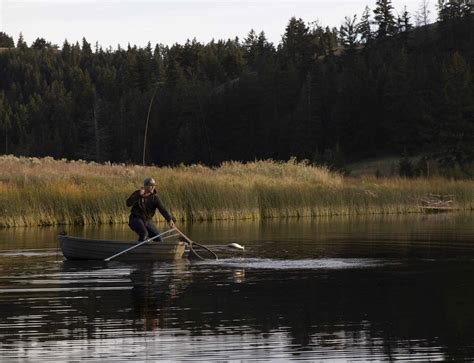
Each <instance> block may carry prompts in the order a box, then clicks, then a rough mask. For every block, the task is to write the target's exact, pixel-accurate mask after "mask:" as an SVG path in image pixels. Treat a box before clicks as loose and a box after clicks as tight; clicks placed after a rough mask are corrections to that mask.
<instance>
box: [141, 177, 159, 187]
mask: <svg viewBox="0 0 474 363" xmlns="http://www.w3.org/2000/svg"><path fill="white" fill-rule="evenodd" d="M143 185H145V186H146V185H156V183H155V179H153V178H146V179H145V180H144V181H143Z"/></svg>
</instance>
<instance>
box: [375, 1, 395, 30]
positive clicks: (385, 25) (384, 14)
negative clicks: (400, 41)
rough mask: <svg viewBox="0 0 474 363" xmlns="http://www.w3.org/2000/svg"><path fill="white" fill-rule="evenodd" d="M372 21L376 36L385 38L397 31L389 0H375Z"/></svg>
mask: <svg viewBox="0 0 474 363" xmlns="http://www.w3.org/2000/svg"><path fill="white" fill-rule="evenodd" d="M374 14H375V17H374V23H375V24H376V25H377V27H378V28H377V38H385V37H387V36H392V35H394V34H396V33H397V25H396V22H395V16H394V15H393V6H392V1H391V0H377V2H376V3H375V9H374Z"/></svg>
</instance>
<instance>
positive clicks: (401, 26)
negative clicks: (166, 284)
mask: <svg viewBox="0 0 474 363" xmlns="http://www.w3.org/2000/svg"><path fill="white" fill-rule="evenodd" d="M411 29H413V25H412V23H411V21H410V13H409V12H408V10H407V7H406V6H405V7H404V8H403V12H402V15H401V16H400V17H398V32H399V33H403V32H406V31H409V30H411Z"/></svg>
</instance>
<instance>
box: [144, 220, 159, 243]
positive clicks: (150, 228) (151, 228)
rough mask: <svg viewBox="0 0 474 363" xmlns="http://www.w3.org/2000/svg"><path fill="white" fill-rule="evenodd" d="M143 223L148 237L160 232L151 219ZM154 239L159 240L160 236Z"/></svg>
mask: <svg viewBox="0 0 474 363" xmlns="http://www.w3.org/2000/svg"><path fill="white" fill-rule="evenodd" d="M145 225H146V229H147V231H148V236H149V237H150V238H151V237H155V236H157V235H159V234H160V231H159V230H158V228H157V227H156V225H155V223H153V221H147V222H146V223H145ZM154 241H161V237H158V238H155V239H154Z"/></svg>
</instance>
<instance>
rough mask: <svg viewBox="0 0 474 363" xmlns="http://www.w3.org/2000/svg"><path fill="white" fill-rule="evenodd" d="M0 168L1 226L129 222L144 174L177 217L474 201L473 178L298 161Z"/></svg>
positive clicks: (362, 210)
mask: <svg viewBox="0 0 474 363" xmlns="http://www.w3.org/2000/svg"><path fill="white" fill-rule="evenodd" d="M0 170H2V172H1V174H0V227H9V226H37V225H57V224H101V223H123V222H126V221H127V218H128V213H129V208H127V207H126V205H125V200H126V199H127V197H128V196H129V195H130V193H132V192H133V191H134V190H136V189H138V188H139V187H140V186H141V184H142V181H143V179H144V178H145V177H147V176H152V177H154V178H155V179H156V180H157V183H158V186H157V189H158V193H159V195H160V197H161V199H162V201H163V203H164V204H165V206H166V207H167V208H168V209H169V210H170V211H171V212H172V213H173V214H174V215H175V217H176V218H177V219H178V220H182V221H184V220H187V221H189V220H217V219H260V218H281V217H303V216H332V215H351V214H375V213H409V212H421V211H422V208H421V202H420V201H421V199H423V198H426V196H429V195H431V194H437V195H445V196H449V198H452V199H453V201H454V205H455V208H457V209H462V210H466V209H468V210H470V209H473V206H474V182H473V181H472V180H464V181H453V180H447V179H442V178H430V179H426V178H425V179H421V178H420V179H403V178H379V179H377V178H367V177H365V178H364V177H362V178H344V177H342V176H341V175H339V174H337V173H334V172H331V171H329V170H328V169H326V168H324V167H314V166H311V165H308V164H307V163H305V162H300V163H298V162H296V161H295V160H290V161H288V162H276V161H271V160H267V161H255V162H251V163H245V164H244V163H239V162H227V163H224V164H222V165H221V166H220V167H218V168H208V167H205V166H202V165H191V166H177V167H175V168H169V167H164V168H158V167H143V166H134V165H124V164H120V165H114V164H109V163H106V164H97V163H87V162H84V161H67V160H54V159H52V158H41V159H38V158H23V157H21V158H18V157H14V156H2V157H0Z"/></svg>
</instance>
